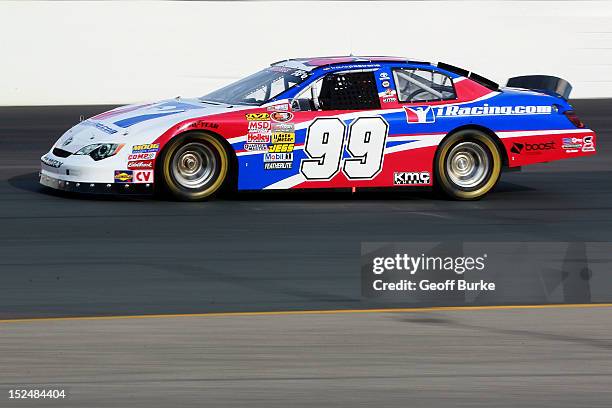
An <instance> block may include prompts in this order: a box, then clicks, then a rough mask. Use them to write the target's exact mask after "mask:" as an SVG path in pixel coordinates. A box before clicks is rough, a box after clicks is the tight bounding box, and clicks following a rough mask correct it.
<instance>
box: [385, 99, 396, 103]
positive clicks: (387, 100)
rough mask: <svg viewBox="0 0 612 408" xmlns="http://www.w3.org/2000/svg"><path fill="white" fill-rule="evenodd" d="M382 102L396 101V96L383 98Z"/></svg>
mask: <svg viewBox="0 0 612 408" xmlns="http://www.w3.org/2000/svg"><path fill="white" fill-rule="evenodd" d="M383 102H384V103H390V102H397V98H383Z"/></svg>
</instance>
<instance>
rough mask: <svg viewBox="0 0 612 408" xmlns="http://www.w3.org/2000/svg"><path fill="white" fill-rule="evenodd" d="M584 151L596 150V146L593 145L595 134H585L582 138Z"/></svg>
mask: <svg viewBox="0 0 612 408" xmlns="http://www.w3.org/2000/svg"><path fill="white" fill-rule="evenodd" d="M582 142H583V144H582V151H583V152H594V151H595V146H594V145H593V136H585V137H583V138H582Z"/></svg>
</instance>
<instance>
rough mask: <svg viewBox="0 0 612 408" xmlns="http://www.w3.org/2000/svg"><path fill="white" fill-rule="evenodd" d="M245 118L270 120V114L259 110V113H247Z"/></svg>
mask: <svg viewBox="0 0 612 408" xmlns="http://www.w3.org/2000/svg"><path fill="white" fill-rule="evenodd" d="M245 116H246V118H247V120H270V114H269V113H268V112H260V113H247V114H246V115H245Z"/></svg>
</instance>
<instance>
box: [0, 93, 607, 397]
mask: <svg viewBox="0 0 612 408" xmlns="http://www.w3.org/2000/svg"><path fill="white" fill-rule="evenodd" d="M575 106H576V108H577V111H578V112H579V114H580V116H581V117H582V119H583V120H584V121H585V122H586V123H587V124H588V125H589V126H590V127H592V128H593V129H595V130H596V131H597V133H598V150H599V154H598V155H597V156H595V157H592V158H586V159H575V160H568V161H564V162H557V163H550V164H542V165H537V166H533V167H530V168H526V169H525V170H524V171H523V172H521V173H508V174H505V175H504V176H503V178H502V182H501V183H500V184H499V186H498V187H497V190H496V191H495V192H493V193H492V194H490V195H489V196H488V197H487V198H486V199H484V200H481V201H478V202H453V201H442V200H438V199H435V198H434V197H432V196H431V195H430V194H427V193H419V194H413V193H405V192H404V193H398V192H387V193H379V192H357V193H356V194H351V193H350V192H335V193H314V192H306V193H246V194H240V195H238V196H237V197H234V198H231V199H225V200H218V201H213V202H206V203H179V202H169V201H157V200H153V199H148V198H120V199H114V198H98V197H93V198H88V197H66V196H64V195H58V194H50V193H48V192H45V191H43V189H42V188H41V187H39V185H38V180H37V169H38V162H39V157H40V156H41V155H42V154H43V153H44V152H45V151H46V150H47V149H48V148H49V146H50V145H51V143H53V141H55V139H56V138H57V137H58V136H59V135H60V134H61V133H62V132H63V131H64V130H65V129H67V128H68V127H70V126H71V124H73V123H74V122H75V121H77V120H78V118H79V115H83V116H90V115H92V114H94V113H97V112H99V111H102V110H104V109H106V108H105V107H72V108H67V107H57V108H2V109H0V240H1V244H2V245H0V277H1V279H2V280H1V283H2V284H1V285H0V320H1V321H0V406H17V407H25V406H34V407H38V406H58V407H84V406H87V407H117V406H134V407H169V406H181V407H202V406H213V407H234V406H252V407H266V408H267V407H287V406H294V407H310V406H321V407H323V406H324V407H346V406H364V407H371V406H384V407H406V406H411V407H439V406H463V407H472V406H482V407H516V406H528V407H554V408H563V407H567V408H574V407H609V406H610V405H611V401H612V392H611V390H612V360H611V359H610V352H611V350H612V342H611V340H610V339H611V338H612V325H610V321H611V320H610V319H611V317H612V308H610V307H606V306H603V305H602V306H595V305H591V306H590V307H567V308H565V307H550V308H549V307H546V308H524V309H520V308H510V309H486V310H474V309H470V310H455V311H452V310H437V311H435V310H434V311H432V310H423V309H421V311H417V310H412V311H403V312H394V313H380V312H368V313H363V312H346V313H341V312H337V311H336V312H331V313H325V312H321V313H317V312H310V313H306V314H299V312H298V311H301V310H332V309H340V310H345V311H348V310H349V309H368V308H371V307H375V306H377V305H375V304H373V303H372V302H370V301H368V300H364V299H363V298H362V297H361V296H360V279H359V268H360V264H359V262H360V259H359V257H360V245H361V243H362V242H364V241H370V242H372V241H390V242H393V241H435V242H437V241H448V240H458V241H500V242H504V241H610V240H611V232H612V211H611V210H612V177H611V176H612V144H610V143H608V140H609V139H610V137H611V136H612V120H611V119H610V117H609V115H610V113H611V112H612V102H611V101H575ZM259 311H263V312H266V311H270V312H271V313H268V314H266V313H264V314H259V315H244V314H242V315H240V314H235V315H231V314H223V312H259ZM276 311H294V312H295V314H282V313H277V312H276ZM211 312H219V313H221V315H205V316H202V315H200V316H188V317H185V316H183V317H181V316H174V317H169V316H168V317H148V318H143V317H124V318H117V317H110V318H99V319H95V318H90V317H91V316H121V315H123V316H125V315H152V314H161V315H165V314H193V313H204V314H206V313H211ZM72 316H82V317H83V318H82V319H68V320H62V319H60V320H48V319H47V320H45V319H42V320H29V319H31V318H45V317H47V318H48V317H60V318H62V317H72ZM19 319H22V320H19ZM16 388H17V389H19V388H26V389H32V388H45V389H49V388H53V389H65V390H66V392H67V395H68V397H67V398H66V399H65V400H61V401H49V400H45V401H38V400H29V401H24V400H20V401H16V400H8V399H7V395H8V390H9V389H16Z"/></svg>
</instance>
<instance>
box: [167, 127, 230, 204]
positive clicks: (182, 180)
mask: <svg viewBox="0 0 612 408" xmlns="http://www.w3.org/2000/svg"><path fill="white" fill-rule="evenodd" d="M160 169H161V174H160V176H161V179H162V180H163V184H164V187H165V190H166V191H167V192H168V193H170V194H171V195H172V196H173V197H174V198H177V199H179V200H185V201H198V200H205V199H209V198H212V197H213V196H214V195H215V194H216V193H218V192H219V190H220V189H221V187H222V186H223V185H224V183H225V181H226V179H227V177H228V172H229V155H228V152H227V150H226V149H225V146H224V145H223V143H222V142H221V141H220V140H219V139H217V137H215V136H214V135H212V134H209V133H191V134H188V135H185V136H184V137H181V138H180V139H177V140H176V141H175V142H174V143H171V144H170V145H169V146H168V147H167V148H166V149H164V152H163V154H162V157H161V166H160Z"/></svg>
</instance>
